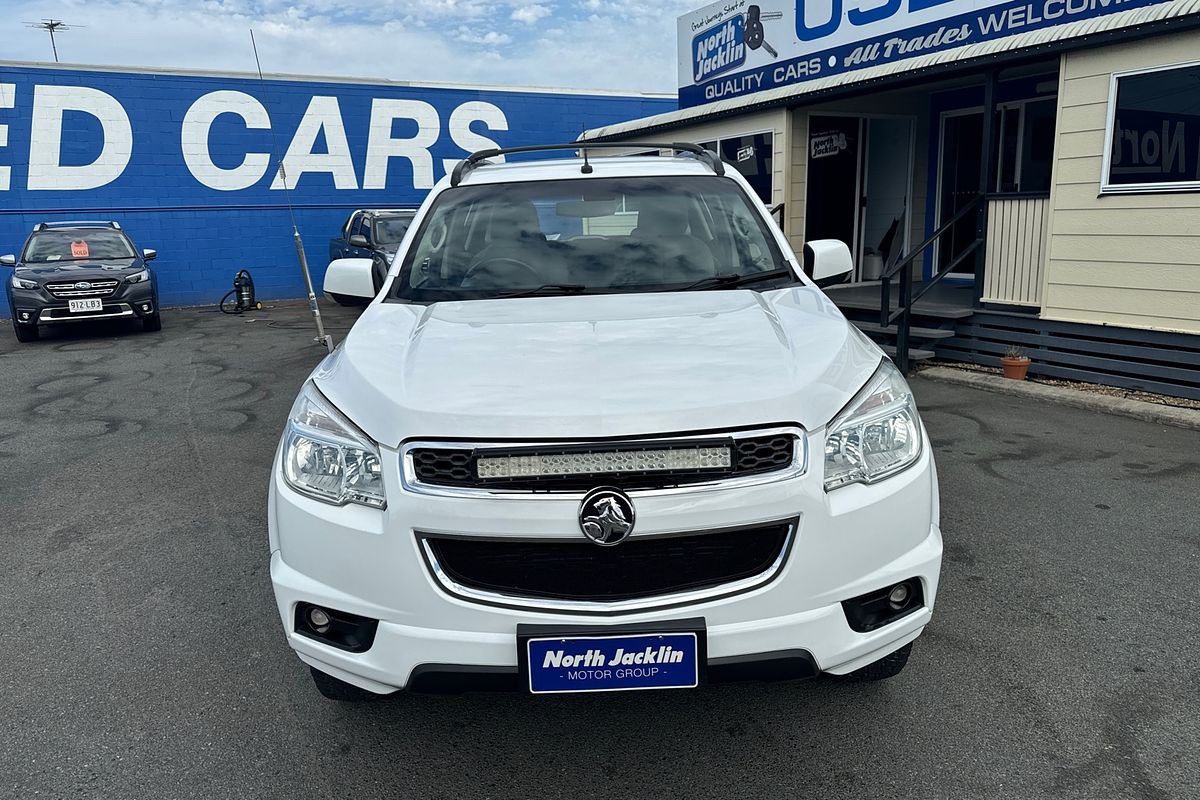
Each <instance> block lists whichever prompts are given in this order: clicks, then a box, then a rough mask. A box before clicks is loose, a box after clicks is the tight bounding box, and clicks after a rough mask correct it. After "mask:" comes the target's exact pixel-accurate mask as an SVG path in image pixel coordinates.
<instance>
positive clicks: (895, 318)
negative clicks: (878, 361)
mask: <svg viewBox="0 0 1200 800" xmlns="http://www.w3.org/2000/svg"><path fill="white" fill-rule="evenodd" d="M986 202H987V198H986V196H985V195H983V194H979V195H976V197H975V198H974V199H972V200H971V202H969V203H967V204H966V205H965V206H963V207H962V208H961V209H959V210H958V211H957V212H956V213H955V214H954V216H953V217H951V218H950V220H949V221H948V222H946V223H944V224H943V225H942V226H941V227H940V228H938V229H937V230H936V231H934V232H933V233H932V234H931V235H930V236H929V238H927V239H926V240H925V241H923V242H921V244H919V245H917V247H916V248H914V249H913V250H912V252H910V253H909V254H908V255H906V256H904V258H902V259H900V260H899V261H897V262H896V263H895V264H893V265H891V266H890V267H886V268H885V269H884V270H883V273H882V275H880V279H879V280H880V283H881V287H880V297H879V321H880V324H881V325H882V326H883V327H885V328H886V327H888V326H890V325H891V324H892V323H896V366H897V367H898V368H899V369H900V371H901V372H902V373H903V374H905V375H907V374H908V370H909V359H908V339H909V330H910V328H911V327H912V308H913V305H914V304H915V303H916V302H917V301H918V300H920V299H921V298H922V297H924V296H925V295H926V293H928V292H929V290H930V289H932V288H933V286H934V285H935V284H936V283H937V282H938V281H940V280H942V278H944V277H946V276H947V275H949V274H950V273H951V272H953V271H954V269H955V268H956V267H958V265H959V264H961V263H963V262H964V261H966V260H967V258H968V257H970V256H972V255H974V254H975V253H976V251H978V250H981V249H982V248H983V247H984V238H983V234H982V230H981V227H978V228H977V229H976V237H975V241H973V242H971V244H969V245H968V246H967V247H966V248H964V249H963V251H962V252H961V253H959V254H958V255H956V256H955V257H954V258H953V259H951V260H950V263H949V264H947V265H945V266H944V267H942V268H941V269H939V270H938V271H937V272H936V273H934V275H933V276H931V277H930V279H929V280H927V281H926V282H925V285H924V286H922V287H921V290H920V291H919V292H917V294H916V296H915V297H914V296H913V289H912V267H913V264H914V263H915V262H916V260H917V258H918V257H920V256H921V255H922V254H923V253H924V252H925V251H926V250H928V249H929V248H930V247H931V246H933V245H934V244H936V243H938V242H940V241H941V238H942V237H943V236H945V235H946V233H947V232H948V231H950V230H951V229H952V228H953V227H954V226H955V225H956V224H958V223H959V222H961V221H962V220H963V219H964V218H966V216H967V215H968V214H970V213H971V212H975V213H977V214H981V213H982V212H983V209H984V208H986V205H985V204H986ZM897 274H899V275H900V297H899V299H898V301H897V303H896V310H895V311H892V278H893V277H895V276H896V275H897Z"/></svg>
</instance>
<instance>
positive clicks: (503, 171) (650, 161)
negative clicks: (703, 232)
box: [459, 155, 714, 186]
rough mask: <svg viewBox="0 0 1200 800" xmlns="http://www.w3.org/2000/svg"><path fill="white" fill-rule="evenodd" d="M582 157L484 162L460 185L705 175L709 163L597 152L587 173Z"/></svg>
mask: <svg viewBox="0 0 1200 800" xmlns="http://www.w3.org/2000/svg"><path fill="white" fill-rule="evenodd" d="M583 163H584V160H583V159H582V158H546V159H538V160H536V161H507V162H503V163H499V164H496V163H492V162H483V163H480V164H479V165H477V166H476V167H475V168H474V169H472V170H471V171H470V172H468V173H467V174H466V175H465V176H464V177H463V179H462V182H461V183H459V186H471V185H478V184H488V183H514V182H517V181H539V180H541V181H547V180H571V179H576V180H588V179H591V178H638V177H662V176H669V175H707V176H709V177H713V175H714V173H713V170H712V168H711V167H709V166H708V165H707V164H705V163H704V162H703V161H700V160H699V159H696V158H693V157H692V156H690V155H680V156H674V157H672V156H596V155H591V156H590V158H589V159H588V163H589V164H591V166H592V172H591V173H590V174H584V173H583V171H582V170H583Z"/></svg>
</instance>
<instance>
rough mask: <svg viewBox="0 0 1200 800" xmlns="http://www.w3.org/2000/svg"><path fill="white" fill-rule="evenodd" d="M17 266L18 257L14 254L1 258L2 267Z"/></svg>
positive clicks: (0, 264)
mask: <svg viewBox="0 0 1200 800" xmlns="http://www.w3.org/2000/svg"><path fill="white" fill-rule="evenodd" d="M16 265H17V257H16V256H14V255H13V254H12V253H9V254H8V255H4V256H0V266H3V267H15V266H16Z"/></svg>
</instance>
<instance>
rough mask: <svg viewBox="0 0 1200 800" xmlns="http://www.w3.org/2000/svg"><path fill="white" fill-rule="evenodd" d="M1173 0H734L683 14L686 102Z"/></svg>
mask: <svg viewBox="0 0 1200 800" xmlns="http://www.w3.org/2000/svg"><path fill="white" fill-rule="evenodd" d="M1166 1H1167V0H796V2H795V3H794V4H787V5H784V4H782V3H779V4H771V3H769V2H767V3H762V4H758V3H749V2H746V0H731V1H730V2H718V3H714V4H712V5H709V6H706V7H704V8H702V9H700V10H698V11H693V12H691V13H690V14H684V15H683V16H682V17H680V18H679V104H680V105H681V106H683V107H688V106H696V105H701V104H703V103H711V102H714V101H716V100H723V99H726V98H729V97H738V96H740V95H745V94H751V93H753V92H759V91H763V90H765V89H773V88H775V87H777V86H785V85H787V84H793V83H800V82H803V81H807V80H812V79H814V78H820V77H825V76H829V75H836V74H838V73H841V72H849V71H852V70H856V69H862V68H864V67H870V66H876V65H879V64H888V63H891V62H895V61H901V60H903V59H906V58H913V57H915V56H919V55H925V54H928V53H934V52H938V51H940V50H947V49H951V48H955V47H962V46H965V45H969V44H976V43H978V42H985V41H990V40H993V39H1002V38H1004V37H1006V36H1014V35H1016V34H1020V33H1025V32H1027V31H1034V30H1039V29H1042V28H1048V27H1051V26H1054V25H1062V24H1066V23H1068V22H1075V21H1078V20H1083V19H1090V18H1092V17H1098V16H1102V15H1104V14H1111V13H1114V12H1117V11H1123V10H1126V9H1130V8H1138V7H1141V6H1148V5H1154V4H1157V3H1162V2H1166Z"/></svg>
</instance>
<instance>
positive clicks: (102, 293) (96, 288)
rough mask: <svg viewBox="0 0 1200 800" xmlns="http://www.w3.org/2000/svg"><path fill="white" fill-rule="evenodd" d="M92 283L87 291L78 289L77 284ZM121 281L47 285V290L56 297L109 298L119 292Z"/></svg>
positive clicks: (73, 282)
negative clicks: (118, 287)
mask: <svg viewBox="0 0 1200 800" xmlns="http://www.w3.org/2000/svg"><path fill="white" fill-rule="evenodd" d="M78 283H90V284H91V287H89V288H87V289H78V288H76V284H78ZM120 283H121V282H120V281H116V280H107V279H106V280H99V281H72V282H71V283H47V284H46V290H47V291H49V292H50V294H52V295H54V296H55V297H107V296H108V295H110V294H112V293H113V292H115V291H116V290H117V286H119V285H120Z"/></svg>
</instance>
